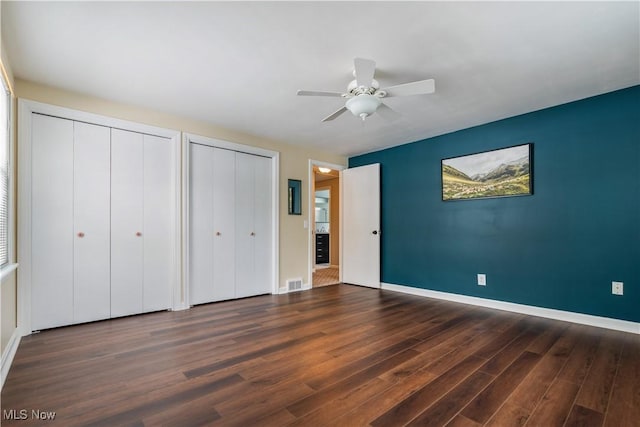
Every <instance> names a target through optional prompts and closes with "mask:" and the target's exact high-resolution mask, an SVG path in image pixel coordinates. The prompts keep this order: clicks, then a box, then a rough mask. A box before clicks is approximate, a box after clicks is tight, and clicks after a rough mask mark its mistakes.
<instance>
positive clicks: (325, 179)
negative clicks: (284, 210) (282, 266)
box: [309, 161, 342, 287]
mask: <svg viewBox="0 0 640 427" xmlns="http://www.w3.org/2000/svg"><path fill="white" fill-rule="evenodd" d="M309 166H310V174H311V177H310V178H311V179H310V180H309V182H310V187H311V189H310V192H309V194H310V195H311V196H312V197H310V198H309V199H310V209H309V216H310V218H309V224H310V227H309V230H310V251H309V252H310V255H311V256H310V258H311V259H310V261H311V262H310V266H311V285H312V287H320V286H328V285H335V284H338V283H340V241H341V239H340V170H341V169H342V167H340V166H336V165H327V164H324V163H320V162H314V161H311V162H310V165H309Z"/></svg>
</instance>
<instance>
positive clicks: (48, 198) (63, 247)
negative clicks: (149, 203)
mask: <svg viewBox="0 0 640 427" xmlns="http://www.w3.org/2000/svg"><path fill="white" fill-rule="evenodd" d="M31 138H32V139H31V141H32V142H31V150H32V154H31V155H32V158H31V162H32V163H31V168H32V175H31V199H32V202H31V203H32V205H31V263H32V270H31V322H32V325H31V326H32V328H33V330H40V329H45V328H53V327H56V326H62V325H68V324H71V323H73V243H74V234H73V122H72V121H71V120H64V119H58V118H54V117H49V116H42V115H39V114H33V115H32V128H31Z"/></svg>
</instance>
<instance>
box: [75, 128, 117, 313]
mask: <svg viewBox="0 0 640 427" xmlns="http://www.w3.org/2000/svg"><path fill="white" fill-rule="evenodd" d="M110 141H111V136H110V129H109V128H108V127H104V126H97V125H90V124H87V123H80V122H74V123H73V175H74V176H73V223H74V228H75V230H74V231H75V234H76V236H75V241H74V245H73V322H74V323H82V322H90V321H93V320H98V319H106V318H109V315H110V312H111V304H110V288H111V284H110V282H111V280H110V262H109V255H110V224H109V222H110V221H109V217H110V187H111V183H110V156H109V151H110Z"/></svg>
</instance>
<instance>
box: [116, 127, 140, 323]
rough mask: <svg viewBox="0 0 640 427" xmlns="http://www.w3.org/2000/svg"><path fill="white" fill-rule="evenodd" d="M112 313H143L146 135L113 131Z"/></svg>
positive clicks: (120, 314)
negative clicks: (144, 143)
mask: <svg viewBox="0 0 640 427" xmlns="http://www.w3.org/2000/svg"><path fill="white" fill-rule="evenodd" d="M111 159H112V167H111V189H112V190H113V193H112V196H111V315H112V316H113V317H117V316H127V315H130V314H136V313H141V312H142V298H143V294H142V280H143V277H144V276H143V268H142V265H143V260H144V256H143V251H144V244H143V241H142V230H143V226H142V224H143V211H144V199H143V197H142V194H143V191H144V190H143V188H144V187H143V183H144V181H143V177H144V170H143V168H144V146H143V135H142V134H139V133H135V132H128V131H123V130H119V129H113V130H112V131H111Z"/></svg>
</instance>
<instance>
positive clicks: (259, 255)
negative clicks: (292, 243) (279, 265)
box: [251, 156, 272, 295]
mask: <svg viewBox="0 0 640 427" xmlns="http://www.w3.org/2000/svg"><path fill="white" fill-rule="evenodd" d="M253 161H254V168H253V170H254V199H255V202H254V203H255V206H254V210H253V212H254V216H253V224H254V229H255V233H256V235H255V243H254V251H255V255H254V256H255V258H254V272H255V278H254V282H253V286H252V288H251V290H252V293H253V294H254V295H259V294H266V293H270V292H271V277H272V272H271V265H272V259H271V253H272V250H271V245H272V236H271V224H272V206H271V159H267V158H265V157H258V156H254V159H253Z"/></svg>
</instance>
